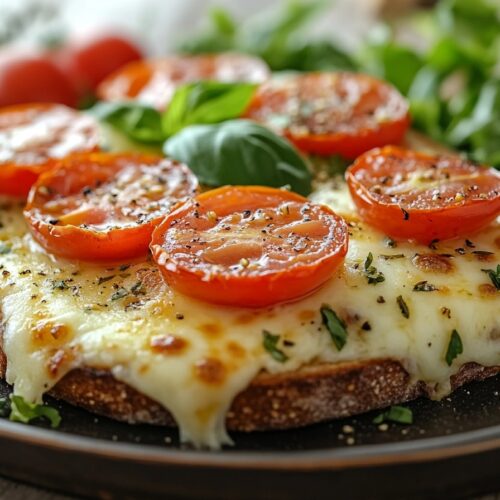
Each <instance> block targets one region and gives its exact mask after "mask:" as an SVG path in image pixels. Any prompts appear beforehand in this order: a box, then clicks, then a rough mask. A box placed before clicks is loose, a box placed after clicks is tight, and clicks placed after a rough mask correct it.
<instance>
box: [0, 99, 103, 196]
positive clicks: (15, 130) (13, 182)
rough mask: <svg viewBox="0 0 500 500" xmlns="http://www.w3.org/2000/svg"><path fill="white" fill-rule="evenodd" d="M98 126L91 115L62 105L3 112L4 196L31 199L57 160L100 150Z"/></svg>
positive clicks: (0, 178)
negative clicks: (35, 186) (39, 180)
mask: <svg viewBox="0 0 500 500" xmlns="http://www.w3.org/2000/svg"><path fill="white" fill-rule="evenodd" d="M98 145H99V130H98V125H97V123H96V122H95V121H94V119H93V118H91V117H90V116H87V115H84V114H83V113H79V112H78V111H74V110H72V109H70V108H67V107H66V106H63V105H59V104H41V103H39V104H24V105H18V106H9V107H6V108H3V109H0V146H1V147H0V194H6V195H11V196H19V197H22V196H27V194H28V192H29V190H30V187H31V186H32V184H33V183H34V182H35V181H36V179H37V178H38V176H39V175H40V174H41V173H42V172H44V171H46V170H48V169H49V168H51V167H52V165H53V163H54V161H55V160H57V159H59V158H62V157H64V156H66V155H69V154H72V153H80V152H91V151H95V150H96V149H98Z"/></svg>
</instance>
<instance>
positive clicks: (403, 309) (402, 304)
mask: <svg viewBox="0 0 500 500" xmlns="http://www.w3.org/2000/svg"><path fill="white" fill-rule="evenodd" d="M396 302H397V303H398V306H399V309H400V311H401V314H402V315H403V316H404V317H405V318H406V319H409V318H410V309H409V307H408V304H407V303H406V302H405V300H404V299H403V297H402V295H398V297H397V298H396Z"/></svg>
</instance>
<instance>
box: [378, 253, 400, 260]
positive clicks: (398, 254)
mask: <svg viewBox="0 0 500 500" xmlns="http://www.w3.org/2000/svg"><path fill="white" fill-rule="evenodd" d="M380 258H382V259H384V260H392V259H404V258H405V255H404V254H403V253H394V254H392V255H383V254H381V255H380Z"/></svg>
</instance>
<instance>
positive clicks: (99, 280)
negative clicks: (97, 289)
mask: <svg viewBox="0 0 500 500" xmlns="http://www.w3.org/2000/svg"><path fill="white" fill-rule="evenodd" d="M114 277H115V275H114V274H112V275H111V276H99V279H98V280H97V284H98V285H102V284H103V283H106V281H109V280H112V279H113V278H114Z"/></svg>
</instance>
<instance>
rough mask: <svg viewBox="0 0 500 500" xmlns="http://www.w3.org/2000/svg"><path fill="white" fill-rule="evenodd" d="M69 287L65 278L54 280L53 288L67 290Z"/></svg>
mask: <svg viewBox="0 0 500 500" xmlns="http://www.w3.org/2000/svg"><path fill="white" fill-rule="evenodd" d="M68 288H69V287H68V285H67V284H66V282H65V281H64V280H56V281H53V282H52V290H67V289H68Z"/></svg>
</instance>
